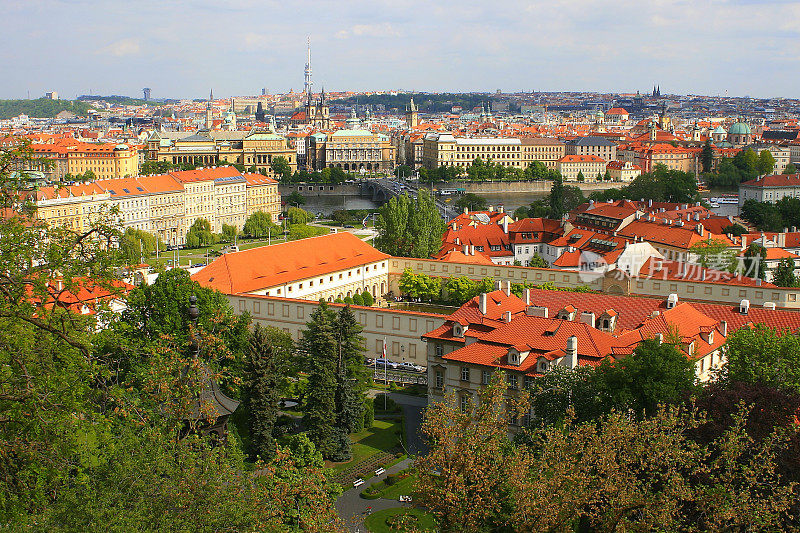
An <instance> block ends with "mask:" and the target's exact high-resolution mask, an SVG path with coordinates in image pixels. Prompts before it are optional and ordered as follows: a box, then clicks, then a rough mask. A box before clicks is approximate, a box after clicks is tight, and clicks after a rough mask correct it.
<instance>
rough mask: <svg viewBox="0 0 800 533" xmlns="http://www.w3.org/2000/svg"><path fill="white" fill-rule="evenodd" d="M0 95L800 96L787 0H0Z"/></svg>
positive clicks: (799, 33)
mask: <svg viewBox="0 0 800 533" xmlns="http://www.w3.org/2000/svg"><path fill="white" fill-rule="evenodd" d="M3 8H4V12H3V14H4V16H5V21H4V24H3V32H2V36H0V40H1V41H4V42H3V44H4V46H2V47H0V71H2V72H4V73H5V76H3V77H2V78H1V79H0V97H2V98H15V97H25V96H26V95H27V94H28V91H29V92H30V95H31V97H38V96H41V95H43V94H44V92H46V91H49V90H56V91H58V92H59V93H60V94H61V95H62V97H65V98H74V97H75V96H76V95H79V94H85V93H89V92H90V91H91V92H92V93H94V94H126V95H131V96H140V95H141V88H142V87H145V86H149V87H151V88H152V94H153V96H154V97H174V98H202V97H206V96H207V95H208V91H209V88H210V87H213V88H214V94H215V95H217V96H230V95H245V94H258V93H259V92H260V90H261V88H262V87H267V88H268V89H269V90H270V92H273V93H274V92H283V91H287V90H288V89H289V88H294V89H295V90H297V89H300V88H301V87H302V83H303V64H304V62H305V42H306V36H307V35H310V36H311V40H312V55H313V58H312V62H313V69H314V81H315V88H316V89H319V88H320V86H321V85H322V84H324V85H325V87H326V88H329V89H332V90H346V89H350V90H367V89H404V90H418V91H472V90H485V91H494V90H496V89H498V88H500V89H502V90H504V91H513V90H526V91H529V90H565V91H567V90H598V91H611V92H634V91H636V90H637V89H639V90H643V91H645V90H650V89H651V88H652V86H653V84H654V83H659V84H660V85H661V87H662V92H665V93H666V92H674V93H682V94H687V93H691V94H725V91H728V93H729V94H730V95H732V96H733V95H751V96H785V97H800V94H798V84H797V83H796V79H797V78H796V73H797V72H798V71H799V70H800V48H798V46H797V45H798V43H799V42H800V39H799V38H800V25H798V24H797V20H800V2H787V1H772V2H767V1H756V0H750V1H747V0H733V1H727V0H697V1H683V0H647V1H641V0H551V1H547V2H543V1H537V2H530V1H514V0H508V1H505V0H496V1H494V2H486V1H481V2H472V1H467V0H424V1H418V0H407V1H402V0H395V1H385V0H371V1H369V2H364V1H354V0H337V1H332V0H317V1H306V0H295V1H293V2H292V1H290V2H286V1H280V2H278V1H272V0H159V1H151V0H124V1H123V0H103V1H99V0H95V1H88V0H3Z"/></svg>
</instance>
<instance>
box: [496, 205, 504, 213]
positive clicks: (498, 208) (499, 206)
mask: <svg viewBox="0 0 800 533" xmlns="http://www.w3.org/2000/svg"><path fill="white" fill-rule="evenodd" d="M497 211H498V212H499V213H505V212H506V208H505V206H502V205H498V206H497Z"/></svg>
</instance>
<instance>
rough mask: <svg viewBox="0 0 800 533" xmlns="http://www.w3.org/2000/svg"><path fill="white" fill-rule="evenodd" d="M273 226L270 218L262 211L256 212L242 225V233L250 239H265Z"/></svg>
mask: <svg viewBox="0 0 800 533" xmlns="http://www.w3.org/2000/svg"><path fill="white" fill-rule="evenodd" d="M274 226H275V225H274V224H273V223H272V216H271V215H270V214H269V213H265V212H264V211H256V212H255V213H253V214H252V215H250V216H249V217H247V220H246V221H245V223H244V228H243V232H244V234H245V235H249V236H251V237H259V238H260V237H266V236H267V235H269V232H270V230H271V229H272V228H273V227H274Z"/></svg>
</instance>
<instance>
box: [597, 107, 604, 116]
mask: <svg viewBox="0 0 800 533" xmlns="http://www.w3.org/2000/svg"><path fill="white" fill-rule="evenodd" d="M595 115H596V116H598V117H604V116H605V113H603V110H602V109H598V110H597V113H595Z"/></svg>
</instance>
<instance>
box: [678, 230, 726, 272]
mask: <svg viewBox="0 0 800 533" xmlns="http://www.w3.org/2000/svg"><path fill="white" fill-rule="evenodd" d="M689 253H690V254H692V255H694V256H695V257H696V262H697V263H698V264H699V265H700V266H702V267H703V268H714V269H716V270H727V271H729V272H733V271H735V270H736V266H737V264H738V262H737V259H736V254H735V253H734V252H733V251H732V250H731V249H730V248H728V245H727V244H726V243H725V241H722V240H720V239H710V238H709V239H706V240H704V241H700V242H698V243H695V244H693V245H692V246H691V247H689Z"/></svg>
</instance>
